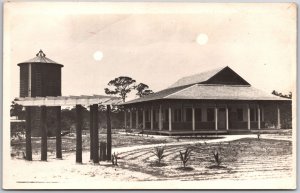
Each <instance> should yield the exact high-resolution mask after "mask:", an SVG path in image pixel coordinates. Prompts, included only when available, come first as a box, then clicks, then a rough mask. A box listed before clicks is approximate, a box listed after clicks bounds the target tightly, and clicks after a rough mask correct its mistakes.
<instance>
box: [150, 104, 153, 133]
mask: <svg viewBox="0 0 300 193" xmlns="http://www.w3.org/2000/svg"><path fill="white" fill-rule="evenodd" d="M150 118H151V120H150V121H151V130H153V107H151V112H150Z"/></svg>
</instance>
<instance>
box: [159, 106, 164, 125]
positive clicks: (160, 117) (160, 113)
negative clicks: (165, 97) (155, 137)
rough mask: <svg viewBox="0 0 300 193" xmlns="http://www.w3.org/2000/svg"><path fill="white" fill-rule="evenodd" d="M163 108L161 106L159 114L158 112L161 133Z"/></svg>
mask: <svg viewBox="0 0 300 193" xmlns="http://www.w3.org/2000/svg"><path fill="white" fill-rule="evenodd" d="M162 126H163V124H162V107H161V105H159V112H158V128H159V130H160V131H161V130H162Z"/></svg>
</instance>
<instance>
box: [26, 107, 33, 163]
mask: <svg viewBox="0 0 300 193" xmlns="http://www.w3.org/2000/svg"><path fill="white" fill-rule="evenodd" d="M25 111H26V160H28V161H32V147H31V107H30V106H28V107H26V109H25Z"/></svg>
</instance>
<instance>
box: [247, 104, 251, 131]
mask: <svg viewBox="0 0 300 193" xmlns="http://www.w3.org/2000/svg"><path fill="white" fill-rule="evenodd" d="M247 125H248V126H247V127H248V130H250V129H251V122H250V105H248V106H247Z"/></svg>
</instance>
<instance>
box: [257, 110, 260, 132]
mask: <svg viewBox="0 0 300 193" xmlns="http://www.w3.org/2000/svg"><path fill="white" fill-rule="evenodd" d="M257 119H258V120H257V124H258V125H257V128H258V129H260V107H259V105H257Z"/></svg>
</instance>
